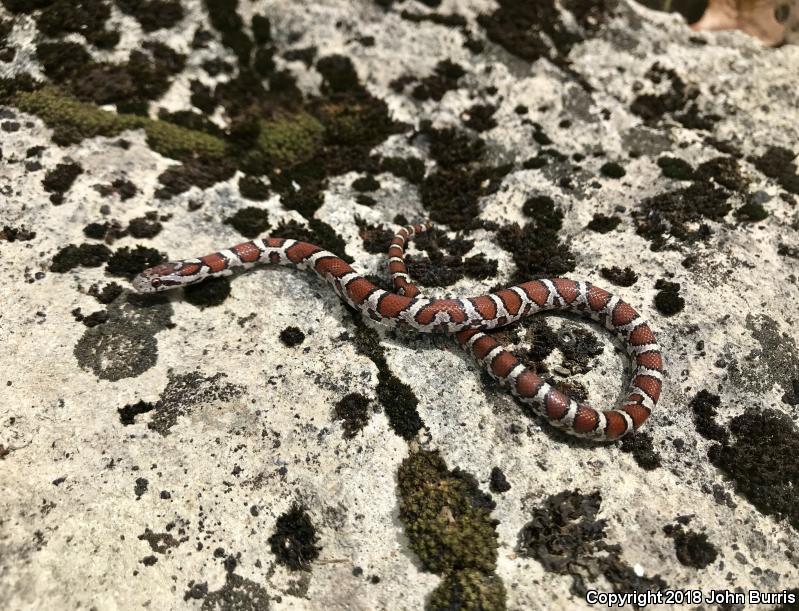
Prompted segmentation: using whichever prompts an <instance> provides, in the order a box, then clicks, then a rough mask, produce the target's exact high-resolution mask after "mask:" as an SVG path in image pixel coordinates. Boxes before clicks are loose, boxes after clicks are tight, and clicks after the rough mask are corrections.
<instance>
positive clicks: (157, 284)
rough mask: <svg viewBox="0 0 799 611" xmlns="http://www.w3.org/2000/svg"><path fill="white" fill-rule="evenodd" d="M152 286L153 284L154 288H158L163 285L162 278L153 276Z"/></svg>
mask: <svg viewBox="0 0 799 611" xmlns="http://www.w3.org/2000/svg"><path fill="white" fill-rule="evenodd" d="M150 286H152V287H153V288H154V289H157V288H158V287H159V286H161V280H160V279H159V278H153V279H152V280H150Z"/></svg>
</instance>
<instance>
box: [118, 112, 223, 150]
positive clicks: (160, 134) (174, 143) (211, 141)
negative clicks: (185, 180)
mask: <svg viewBox="0 0 799 611" xmlns="http://www.w3.org/2000/svg"><path fill="white" fill-rule="evenodd" d="M120 116H124V115H120ZM142 127H144V131H145V133H146V134H147V144H149V145H150V147H151V148H152V149H153V150H154V151H156V152H158V153H161V154H162V155H164V156H165V157H172V158H173V159H185V158H187V157H192V156H195V155H199V156H202V157H207V158H213V159H216V158H220V157H223V156H224V154H225V142H224V141H223V140H221V139H219V138H217V137H216V136H211V135H210V134H206V133H203V132H199V131H196V130H192V129H187V128H185V127H180V126H179V125H174V124H173V123H167V122H166V121H153V120H152V119H145V120H144V125H143V126H142Z"/></svg>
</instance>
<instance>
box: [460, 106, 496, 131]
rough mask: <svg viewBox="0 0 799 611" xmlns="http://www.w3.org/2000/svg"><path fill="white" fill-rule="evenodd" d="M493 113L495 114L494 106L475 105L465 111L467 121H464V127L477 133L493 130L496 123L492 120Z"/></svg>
mask: <svg viewBox="0 0 799 611" xmlns="http://www.w3.org/2000/svg"><path fill="white" fill-rule="evenodd" d="M495 112H497V107H496V106H491V105H490V104H475V105H474V106H472V107H471V108H469V109H468V110H467V111H466V115H467V119H466V121H464V125H466V127H470V128H472V129H473V130H475V131H478V132H484V131H488V130H489V129H493V128H495V127H496V126H497V121H496V119H494V113H495Z"/></svg>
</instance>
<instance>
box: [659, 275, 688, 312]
mask: <svg viewBox="0 0 799 611" xmlns="http://www.w3.org/2000/svg"><path fill="white" fill-rule="evenodd" d="M655 288H656V289H658V291H659V292H658V293H657V294H656V295H655V307H656V308H657V311H658V312H660V313H661V314H663V316H674V315H675V314H677V313H678V312H681V311H682V310H683V308H684V307H685V299H683V298H682V297H681V296H680V284H679V283H678V282H669V281H668V280H663V279H662V278H661V279H660V280H658V281H657V282H655Z"/></svg>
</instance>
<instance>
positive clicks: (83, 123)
mask: <svg viewBox="0 0 799 611" xmlns="http://www.w3.org/2000/svg"><path fill="white" fill-rule="evenodd" d="M11 104H12V105H13V106H16V107H17V108H19V109H20V110H21V111H23V112H27V113H30V114H33V115H36V116H38V117H39V118H40V119H41V120H42V121H44V122H45V123H46V124H47V126H48V127H51V128H53V130H54V131H55V133H54V134H53V140H54V141H55V142H56V144H61V145H65V144H74V143H77V142H80V141H81V140H83V139H84V138H93V137H95V136H115V135H117V134H119V133H120V132H122V131H123V130H126V129H134V128H137V127H141V122H142V119H141V117H134V116H130V115H117V114H116V113H113V112H109V111H106V110H101V109H100V108H98V107H97V106H95V105H93V104H86V103H84V102H80V101H78V100H76V99H75V98H73V97H72V96H69V95H65V94H64V93H62V92H60V91H59V90H58V89H56V88H55V87H43V88H41V89H38V90H35V91H23V92H20V93H18V94H17V95H16V96H14V97H13V99H12V101H11Z"/></svg>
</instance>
